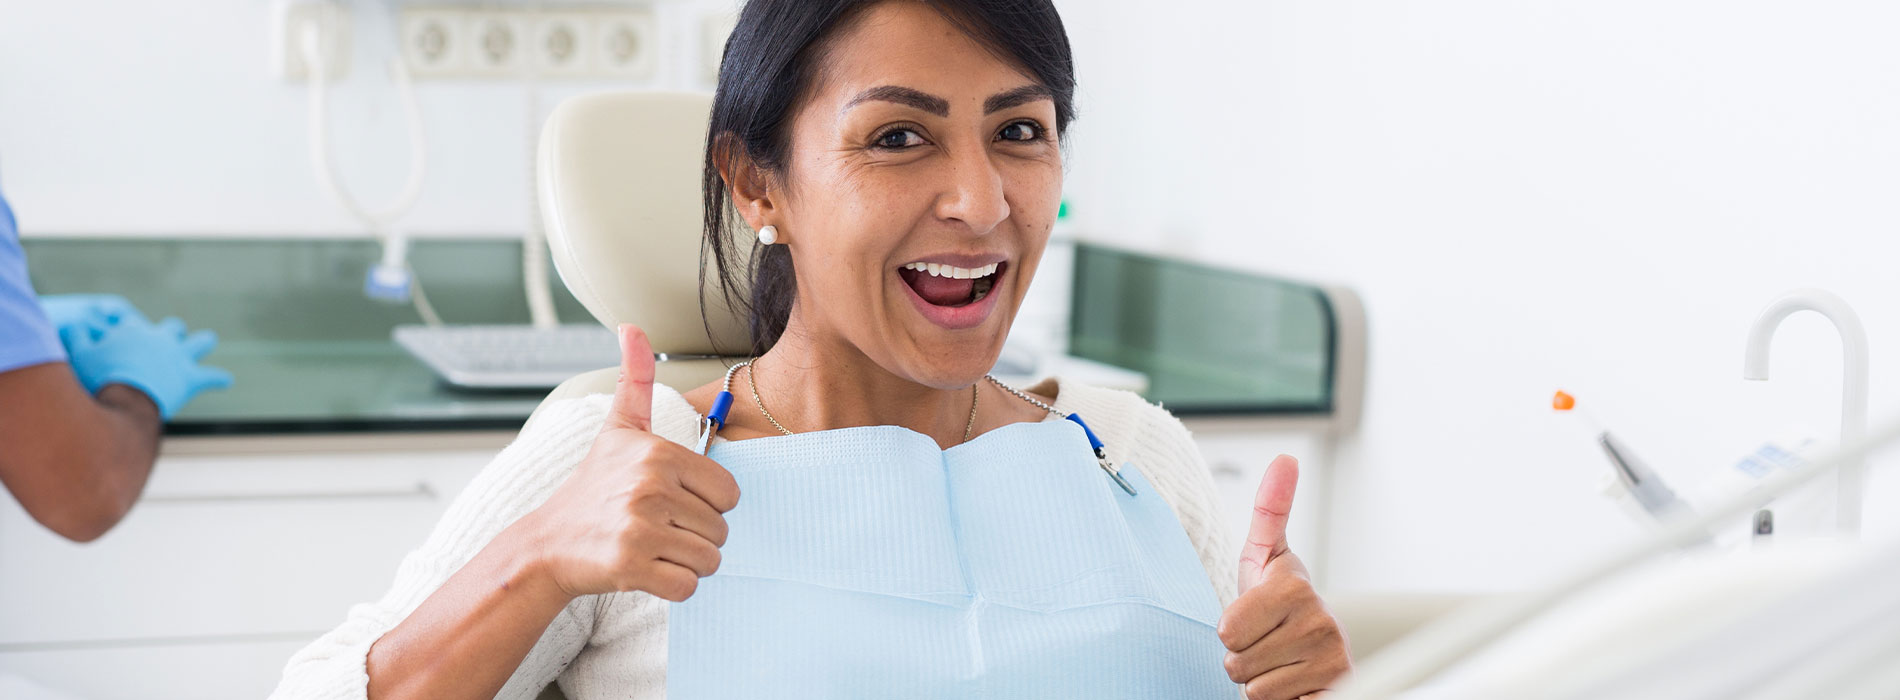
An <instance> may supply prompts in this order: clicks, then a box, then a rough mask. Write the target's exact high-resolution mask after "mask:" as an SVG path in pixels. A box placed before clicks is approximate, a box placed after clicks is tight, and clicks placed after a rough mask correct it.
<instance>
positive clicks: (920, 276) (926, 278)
mask: <svg viewBox="0 0 1900 700" xmlns="http://www.w3.org/2000/svg"><path fill="white" fill-rule="evenodd" d="M1008 267H1009V263H1007V262H999V263H990V264H988V265H984V266H982V267H978V268H964V267H952V266H950V265H939V264H937V263H921V262H916V263H910V264H908V265H905V266H903V267H900V268H898V269H897V274H898V276H900V277H902V278H904V284H908V285H910V288H911V290H912V291H915V292H917V296H919V297H922V298H923V300H924V301H927V302H930V303H931V304H933V305H935V306H948V307H951V308H955V307H959V306H968V305H970V304H974V303H976V302H978V301H981V300H982V299H983V297H984V295H987V294H989V293H990V289H991V288H992V287H995V286H996V279H997V276H998V274H999V273H1001V272H1002V271H1003V270H1005V269H1007V268H1008Z"/></svg>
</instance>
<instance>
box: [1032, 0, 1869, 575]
mask: <svg viewBox="0 0 1900 700" xmlns="http://www.w3.org/2000/svg"><path fill="white" fill-rule="evenodd" d="M1167 8H1168V9H1167V10H1165V11H1163V10H1159V9H1156V6H1155V5H1153V4H1150V3H1133V2H1118V3H1103V2H1098V1H1093V0H1091V1H1086V2H1084V1H1080V0H1075V1H1070V2H1065V3H1063V4H1062V9H1063V10H1064V12H1065V16H1066V18H1067V21H1068V23H1069V25H1070V28H1071V34H1072V36H1073V39H1074V42H1075V44H1076V45H1077V51H1078V58H1077V60H1078V64H1079V72H1080V78H1081V82H1082V89H1083V93H1084V98H1083V102H1082V107H1081V109H1082V115H1081V120H1080V121H1079V122H1078V123H1077V125H1076V127H1075V129H1074V130H1073V134H1074V137H1075V145H1074V157H1073V158H1072V161H1071V169H1072V170H1071V172H1072V174H1071V180H1070V191H1071V193H1072V197H1073V200H1074V205H1075V207H1074V208H1075V210H1076V212H1077V216H1078V217H1079V221H1078V227H1079V228H1081V229H1083V230H1085V231H1088V232H1090V233H1091V234H1093V235H1095V236H1098V237H1104V238H1109V239H1113V240H1119V241H1123V242H1125V243H1128V244H1130V245H1135V246H1139V247H1146V248H1156V249H1161V248H1163V247H1164V246H1165V248H1166V249H1167V250H1170V251H1174V252H1177V253H1179V254H1183V255H1187V256H1190V257H1194V258H1198V259H1203V260H1207V261H1214V262H1225V263H1230V264H1239V265H1243V266H1245V267H1249V268H1253V269H1258V270H1265V271H1273V272H1278V273H1283V274H1287V275H1290V276H1296V277H1304V278H1310V279H1320V280H1331V281H1338V282H1343V283H1346V284H1349V285H1351V286H1353V287H1355V288H1356V289H1358V290H1359V291H1360V293H1361V294H1363V296H1364V298H1365V301H1366V306H1367V308H1368V314H1369V315H1370V324H1371V344H1372V348H1371V358H1370V375H1371V376H1370V387H1371V388H1370V392H1369V394H1368V396H1367V410H1366V414H1365V422H1364V427H1363V429H1362V430H1361V431H1360V433H1359V435H1358V436H1356V437H1355V438H1354V439H1352V440H1351V441H1349V443H1348V444H1347V445H1345V446H1344V448H1343V451H1342V455H1341V460H1340V463H1339V464H1338V465H1337V467H1336V469H1337V471H1336V484H1335V485H1336V488H1335V489H1334V493H1333V497H1334V505H1335V513H1336V517H1337V520H1336V522H1335V524H1334V526H1335V528H1336V529H1335V530H1334V532H1333V536H1332V549H1331V551H1330V552H1329V554H1330V555H1331V556H1330V558H1329V560H1330V561H1331V563H1332V565H1333V566H1334V569H1333V571H1332V572H1331V574H1332V579H1331V581H1332V584H1333V585H1334V586H1335V587H1338V588H1348V589H1382V588H1402V589H1469V588H1483V589H1504V588H1516V587H1521V586H1526V585H1532V584H1534V583H1535V582H1537V581H1540V580H1543V579H1544V578H1546V577H1548V576H1551V575H1554V574H1555V573H1557V572H1559V571H1561V570H1563V568H1564V567H1565V566H1566V565H1567V564H1569V563H1572V562H1575V561H1578V560H1579V559H1580V558H1582V557H1585V556H1586V555H1587V554H1588V553H1590V552H1593V551H1598V550H1601V549H1603V548H1605V547H1609V546H1613V545H1614V544H1616V543H1619V542H1624V541H1627V540H1629V539H1630V538H1632V537H1634V536H1635V534H1636V533H1637V532H1638V531H1637V529H1636V528H1635V527H1633V526H1632V525H1631V524H1630V523H1631V522H1632V521H1630V520H1628V519H1627V518H1625V517H1624V516H1623V515H1622V513H1621V512H1620V511H1618V510H1616V509H1615V508H1614V507H1612V506H1611V505H1610V504H1609V503H1608V502H1607V501H1605V500H1604V499H1602V498H1601V497H1599V496H1597V495H1595V493H1594V491H1595V485H1596V483H1597V480H1598V478H1599V475H1601V474H1603V473H1605V471H1606V470H1607V464H1606V462H1605V461H1604V459H1603V458H1602V457H1601V455H1600V454H1599V453H1598V452H1596V451H1595V450H1594V448H1593V447H1592V446H1591V445H1590V444H1588V442H1587V436H1586V435H1584V434H1583V433H1581V432H1580V431H1579V430H1578V429H1579V427H1580V426H1578V425H1577V424H1576V423H1575V422H1574V421H1566V420H1564V419H1562V418H1561V417H1559V416H1556V415H1553V412H1552V411H1551V410H1550V409H1549V397H1550V392H1551V391H1552V390H1553V389H1556V388H1560V387H1561V388H1565V389H1569V390H1570V391H1572V392H1574V393H1576V394H1578V395H1579V396H1580V400H1581V403H1582V404H1584V405H1585V406H1586V407H1591V408H1594V413H1595V414H1596V416H1597V417H1598V418H1599V419H1601V420H1602V421H1603V422H1604V423H1606V424H1608V425H1609V426H1610V427H1611V428H1612V429H1613V430H1615V431H1618V432H1619V433H1621V434H1622V435H1623V436H1624V437H1625V438H1627V440H1628V441H1629V442H1630V443H1632V444H1633V445H1634V447H1635V449H1636V450H1637V451H1638V452H1639V453H1640V454H1641V455H1642V456H1643V457H1645V458H1647V459H1648V460H1649V461H1651V462H1652V463H1654V464H1655V465H1656V466H1657V467H1658V468H1659V469H1662V470H1664V472H1665V474H1666V475H1668V476H1671V477H1674V478H1676V479H1677V480H1678V481H1680V482H1683V483H1687V482H1691V481H1694V480H1695V479H1696V478H1698V476H1699V475H1701V474H1705V473H1708V472H1709V471H1710V470H1714V469H1718V468H1725V467H1726V466H1727V465H1728V464H1730V463H1731V462H1732V458H1733V457H1734V456H1736V455H1739V454H1740V453H1741V452H1743V451H1744V450H1747V449H1752V447H1753V446H1754V445H1755V444H1756V442H1757V441H1758V440H1759V439H1760V438H1761V437H1763V436H1764V435H1766V434H1767V433H1769V432H1772V431H1774V430H1777V429H1779V428H1782V427H1784V426H1788V425H1791V424H1795V423H1803V424H1806V425H1808V426H1811V427H1812V429H1814V430H1815V431H1817V432H1819V433H1822V434H1824V435H1831V434H1832V432H1833V431H1834V430H1835V429H1836V425H1837V420H1838V414H1839V394H1838V391H1839V385H1840V371H1841V370H1840V362H1841V361H1840V350H1839V344H1838V342H1837V341H1836V340H1835V337H1834V335H1833V332H1832V331H1831V330H1830V329H1829V327H1828V326H1827V324H1826V322H1825V321H1822V320H1820V319H1819V317H1817V316H1814V315H1813V314H1802V315H1799V316H1796V317H1794V318H1791V319H1789V321H1788V322H1787V323H1786V324H1785V325H1784V327H1783V331H1782V333H1781V335H1780V340H1779V341H1778V342H1777V343H1776V344H1775V357H1774V363H1773V369H1774V372H1773V373H1774V380H1773V381H1771V382H1767V383H1756V382H1744V381H1742V379H1741V359H1742V346H1743V338H1744V337H1745V332H1746V329H1747V327H1748V325H1749V324H1750V322H1751V321H1752V320H1753V318H1754V316H1755V314H1756V313H1757V312H1758V311H1759V310H1760V309H1761V308H1762V306H1764V305H1765V304H1766V303H1767V302H1768V301H1769V300H1770V299H1772V298H1774V297H1775V296H1776V295H1778V294H1779V293H1781V292H1782V291H1784V290H1787V289H1789V288H1792V287H1797V286H1817V287H1822V288H1826V289H1829V290H1832V291H1834V292H1836V293H1838V294H1840V295H1842V296H1843V297H1845V298H1846V299H1847V300H1848V301H1850V302H1851V303H1853V304H1854V305H1855V306H1856V308H1858V309H1859V311H1860V313H1861V315H1862V316H1863V317H1864V318H1865V320H1866V322H1867V325H1868V333H1869V335H1870V337H1871V343H1872V347H1873V348H1874V361H1873V377H1872V397H1873V411H1872V415H1873V416H1874V417H1875V420H1876V421H1878V420H1879V419H1880V418H1881V417H1888V416H1892V415H1894V414H1895V413H1896V412H1900V385H1896V383H1895V381H1894V379H1893V376H1894V375H1893V373H1892V365H1891V364H1890V362H1891V359H1892V358H1894V357H1895V356H1896V355H1895V352H1894V350H1895V349H1896V348H1900V275H1895V274H1893V272H1892V270H1893V268H1894V265H1895V262H1894V261H1895V260H1896V259H1900V257H1897V256H1900V238H1897V237H1896V232H1900V206H1896V205H1895V202H1896V201H1897V200H1900V197H1897V196H1896V195H1900V44H1896V43H1895V42H1893V41H1892V27H1894V26H1900V6H1896V5H1894V4H1892V3H1882V2H1872V1H1862V2H1843V1H1833V0H1830V1H1825V2H1812V3H1786V2H1777V3H1768V2H1735V1H1732V0H1604V1H1598V2H1556V1H1552V0H1449V1H1444V2H1432V3H1408V2H1393V1H1390V0H1385V1H1377V0H1331V1H1329V2H1297V3H1296V2H1258V3H1256V2H1239V1H1229V2H1217V1H1214V0H1179V1H1177V2H1173V3H1169V4H1168V5H1167ZM1893 461H1895V460H1894V459H1893V458H1892V457H1891V456H1889V457H1888V458H1886V459H1884V460H1877V461H1876V465H1877V466H1876V467H1875V469H1876V474H1877V476H1876V477H1875V478H1876V479H1877V480H1878V481H1877V482H1876V487H1879V486H1880V485H1881V483H1880V482H1884V483H1885V484H1886V486H1885V488H1877V491H1878V493H1876V494H1875V495H1874V496H1873V497H1872V500H1871V501H1870V504H1871V505H1870V506H1869V508H1868V512H1867V521H1868V527H1869V529H1870V531H1876V532H1883V533H1887V534H1892V533H1893V532H1894V531H1895V530H1900V527H1897V525H1900V523H1896V522H1895V518H1894V517H1893V516H1892V515H1890V513H1891V511H1893V510H1894V509H1893V507H1892V504H1893V503H1895V502H1896V496H1900V489H1896V488H1894V487H1895V486H1900V484H1897V483H1895V482H1896V481H1900V477H1895V476H1892V475H1888V476H1886V478H1885V479H1880V477H1879V476H1878V470H1879V466H1878V465H1880V464H1882V463H1885V462H1893ZM1301 526H1302V523H1301V520H1300V518H1299V514H1297V513H1296V514H1295V516H1294V525H1293V527H1295V528H1299V527H1301ZM1307 526H1309V527H1310V526H1311V525H1310V524H1308V525H1307Z"/></svg>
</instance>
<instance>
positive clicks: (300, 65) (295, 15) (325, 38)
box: [271, 0, 350, 82]
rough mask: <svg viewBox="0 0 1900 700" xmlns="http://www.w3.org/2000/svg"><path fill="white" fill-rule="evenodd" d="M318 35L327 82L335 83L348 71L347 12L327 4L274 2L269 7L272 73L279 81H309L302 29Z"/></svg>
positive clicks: (299, 0) (306, 0) (307, 0)
mask: <svg viewBox="0 0 1900 700" xmlns="http://www.w3.org/2000/svg"><path fill="white" fill-rule="evenodd" d="M306 27H314V28H315V29H316V31H317V44H318V45H317V51H318V53H319V54H320V55H321V56H322V57H323V75H324V79H325V81H326V82H336V81H337V80H340V79H342V78H343V77H344V76H346V75H349V71H350V8H348V7H346V6H344V5H343V4H342V3H338V2H332V1H330V0H276V2H274V3H272V6H271V73H272V75H275V76H277V79H278V80H284V81H290V82H298V81H304V80H309V79H310V65H309V64H308V63H307V62H306V61H305V60H304V53H303V41H304V29H305V28H306Z"/></svg>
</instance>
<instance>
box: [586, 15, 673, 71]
mask: <svg viewBox="0 0 1900 700" xmlns="http://www.w3.org/2000/svg"><path fill="white" fill-rule="evenodd" d="M592 19H593V25H594V45H593V49H594V56H593V72H594V74H595V75H596V76H599V77H602V78H620V79H624V80H646V79H648V78H652V77H653V72H654V68H655V66H656V64H658V63H659V60H658V54H659V44H660V42H659V34H660V27H659V23H658V22H657V21H655V20H654V18H653V13H651V12H645V11H640V10H617V11H612V12H600V13H596V14H595V15H594V17H593V18H592Z"/></svg>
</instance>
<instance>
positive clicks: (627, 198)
mask: <svg viewBox="0 0 1900 700" xmlns="http://www.w3.org/2000/svg"><path fill="white" fill-rule="evenodd" d="M711 112H712V97H711V96H710V95H702V94H687V93H655V92H611V93H602V94H597V95H587V96H582V97H576V98H572V99H569V100H567V101H565V102H562V103H561V105H560V106H559V107H557V108H556V109H555V110H554V114H553V115H552V116H550V117H549V118H548V122H547V125H546V127H545V128H544V129H543V130H542V132H541V143H540V152H539V158H538V160H539V162H538V163H537V167H538V168H539V169H540V174H539V177H538V178H537V179H538V181H539V187H540V195H541V213H542V221H543V222H544V224H545V226H546V228H547V234H548V247H549V249H550V250H551V251H552V252H553V255H554V266H555V269H557V270H559V271H560V274H561V281H562V282H564V283H566V284H567V288H568V291H571V292H573V293H574V296H575V298H577V299H579V300H580V302H581V303H582V304H585V305H586V306H587V310H588V311H590V312H593V314H594V318H596V319H598V320H599V321H600V322H601V323H604V324H607V327H608V328H614V327H617V326H618V325H619V324H621V323H633V324H637V325H639V326H640V328H641V329H643V330H645V331H646V333H647V337H648V338H649V339H651V340H652V342H653V350H654V351H655V352H660V353H666V354H669V355H709V354H713V353H714V347H715V346H714V343H713V339H712V338H708V337H707V334H706V327H705V325H704V324H703V323H702V321H701V320H700V314H699V271H700V264H699V250H700V241H701V239H702V233H701V227H702V223H701V221H702V220H701V216H702V215H701V209H702V204H701V202H702V201H703V200H702V198H701V197H700V169H701V166H702V164H703V163H704V161H705V139H706V125H707V120H708V117H709V115H710V114H711ZM749 245H750V242H749V241H747V242H745V246H748V247H749ZM744 249H745V248H744V247H742V248H741V250H744ZM706 275H707V281H708V284H709V286H708V290H709V291H708V293H707V306H708V308H707V314H706V315H707V318H708V319H709V320H710V321H711V323H712V330H713V336H714V338H716V339H717V340H718V345H717V347H718V348H719V349H720V350H723V351H725V352H726V353H728V354H737V353H744V352H746V351H747V349H748V348H750V347H751V342H750V340H749V339H748V336H747V333H746V324H745V321H744V319H742V318H740V317H739V316H738V315H737V314H734V313H732V312H731V311H730V310H728V309H727V308H726V305H725V304H724V303H723V297H722V296H721V295H720V294H719V292H718V286H717V279H718V278H717V274H716V272H715V271H714V270H713V269H711V266H710V261H709V262H708V266H707V270H706Z"/></svg>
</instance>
